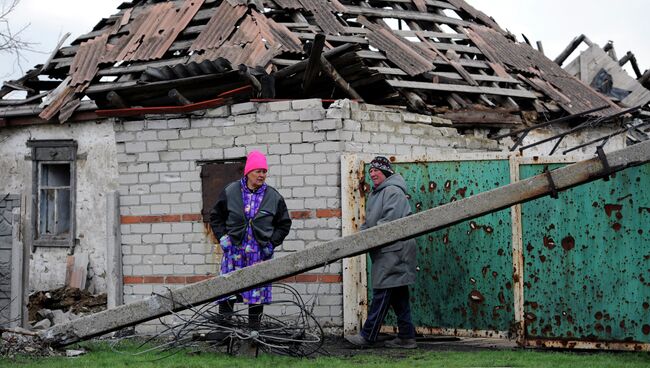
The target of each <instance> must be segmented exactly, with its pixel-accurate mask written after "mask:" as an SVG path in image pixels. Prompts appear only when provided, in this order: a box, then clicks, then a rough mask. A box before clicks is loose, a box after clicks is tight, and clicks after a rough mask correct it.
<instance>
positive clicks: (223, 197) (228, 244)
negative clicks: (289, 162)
mask: <svg viewBox="0 0 650 368" xmlns="http://www.w3.org/2000/svg"><path fill="white" fill-rule="evenodd" d="M267 172H268V165H267V163H266V157H265V156H264V154H262V153H261V152H259V151H252V152H250V153H249V155H248V157H247V159H246V165H245V166H244V177H242V178H241V179H240V180H238V181H235V182H232V183H230V184H228V185H227V186H226V187H225V188H224V190H223V191H222V192H221V194H220V195H219V199H218V200H217V203H216V204H215V205H214V208H213V209H212V212H211V213H210V226H211V228H212V232H213V233H214V235H215V236H216V237H217V239H219V244H220V245H221V248H222V249H223V258H222V260H221V274H222V275H224V274H227V273H229V272H232V271H235V270H239V269H241V268H244V267H248V266H251V265H254V264H256V263H259V262H262V261H265V260H268V259H271V258H272V257H273V250H274V249H275V248H276V247H278V246H279V245H281V244H282V242H283V241H284V238H285V237H286V236H287V234H289V229H290V228H291V218H290V217H289V212H288V211H287V205H286V204H285V202H284V198H283V197H282V195H280V193H279V192H278V191H277V190H276V189H275V188H273V187H271V186H269V185H267V184H266V183H265V181H266V175H267ZM271 299H272V295H271V284H267V285H262V286H259V287H256V288H253V289H250V290H246V291H244V292H242V293H241V294H239V295H236V296H233V297H230V298H227V299H225V300H223V299H222V300H220V301H219V311H220V313H222V314H228V313H233V308H234V303H235V301H238V302H243V303H244V304H248V305H249V309H248V313H249V322H250V324H251V327H253V328H259V324H260V318H261V315H262V312H263V309H264V304H268V303H270V302H271Z"/></svg>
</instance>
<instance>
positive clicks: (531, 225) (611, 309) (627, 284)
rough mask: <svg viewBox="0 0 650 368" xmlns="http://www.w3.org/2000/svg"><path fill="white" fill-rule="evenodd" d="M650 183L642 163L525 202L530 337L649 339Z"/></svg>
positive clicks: (534, 170)
mask: <svg viewBox="0 0 650 368" xmlns="http://www.w3.org/2000/svg"><path fill="white" fill-rule="evenodd" d="M558 166H560V165H557V164H556V165H549V169H554V168H556V167H558ZM543 170H544V165H541V164H535V165H523V166H521V169H520V173H521V174H520V176H521V178H522V179H525V178H528V177H531V176H533V175H537V174H541V173H542V171H543ZM649 187H650V165H644V166H640V167H635V168H630V169H627V170H625V171H622V172H619V173H617V174H616V176H615V177H613V178H611V179H610V180H609V181H602V180H600V181H595V182H592V183H589V184H586V185H583V186H580V187H577V188H573V189H571V190H568V191H566V192H562V193H561V194H560V197H559V198H558V199H551V198H542V199H538V200H536V201H532V202H528V203H525V204H523V205H522V216H523V217H522V230H523V245H524V263H525V265H524V279H523V282H524V301H525V302H524V312H525V321H526V335H527V338H529V339H531V340H535V339H537V338H540V339H554V340H560V341H567V340H583V341H584V340H586V341H589V342H592V343H597V344H596V346H597V347H598V346H603V347H604V346H607V344H608V343H609V342H629V343H632V342H641V343H650V192H649V191H648V190H647V188H649Z"/></svg>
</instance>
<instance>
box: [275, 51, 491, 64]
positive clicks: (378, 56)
mask: <svg viewBox="0 0 650 368" xmlns="http://www.w3.org/2000/svg"><path fill="white" fill-rule="evenodd" d="M357 55H359V57H361V58H364V59H375V60H388V59H387V58H386V56H385V55H384V54H382V53H380V52H377V51H368V50H361V51H357ZM273 60H276V59H273ZM431 62H432V63H433V64H434V65H449V64H447V63H446V62H444V61H442V60H432V61H431ZM458 63H459V64H460V65H462V66H463V67H466V68H467V67H469V68H480V69H490V66H489V65H488V64H487V63H486V62H484V61H480V60H467V59H460V60H459V61H458Z"/></svg>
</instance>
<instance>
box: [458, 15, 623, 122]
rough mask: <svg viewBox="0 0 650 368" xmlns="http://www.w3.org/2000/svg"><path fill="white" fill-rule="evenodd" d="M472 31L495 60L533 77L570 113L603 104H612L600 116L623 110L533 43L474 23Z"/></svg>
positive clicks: (486, 53)
mask: <svg viewBox="0 0 650 368" xmlns="http://www.w3.org/2000/svg"><path fill="white" fill-rule="evenodd" d="M468 34H469V36H470V39H471V40H472V41H473V42H474V43H475V44H476V46H477V47H478V48H479V49H481V51H482V52H483V53H484V54H485V55H486V56H487V57H488V58H489V59H490V60H491V61H493V62H498V63H501V64H504V65H505V66H507V67H509V68H510V69H512V70H514V71H517V72H520V73H522V74H524V75H528V76H531V77H530V79H529V80H528V81H529V82H530V83H531V84H533V85H534V86H535V87H536V88H537V89H538V90H540V91H541V92H543V93H545V94H546V95H547V96H549V97H551V98H553V99H554V100H556V102H557V103H558V104H559V105H560V106H562V108H563V109H564V110H565V111H567V112H568V113H571V114H577V113H580V112H583V111H586V110H590V109H593V108H596V107H600V106H603V105H609V106H611V107H610V108H608V109H605V110H602V111H599V112H598V113H596V115H611V114H614V113H617V112H619V111H620V109H619V108H618V107H617V106H616V105H615V104H614V103H612V102H611V101H610V100H609V99H608V98H606V97H605V96H603V95H601V94H600V93H598V92H596V91H594V90H593V89H592V88H591V87H589V86H587V85H585V84H584V83H582V82H580V81H579V80H578V79H576V78H574V77H573V76H571V75H570V74H569V73H567V72H566V71H564V70H563V69H562V68H561V67H560V66H559V65H557V64H555V63H554V62H553V61H551V60H550V59H548V58H547V57H546V56H544V55H543V54H542V53H540V52H538V51H537V50H535V49H533V48H532V47H530V46H529V45H527V44H521V43H515V42H513V41H510V40H508V39H507V38H505V37H504V36H503V35H502V34H500V33H498V32H496V31H494V30H492V29H490V28H487V27H480V26H472V27H471V29H468Z"/></svg>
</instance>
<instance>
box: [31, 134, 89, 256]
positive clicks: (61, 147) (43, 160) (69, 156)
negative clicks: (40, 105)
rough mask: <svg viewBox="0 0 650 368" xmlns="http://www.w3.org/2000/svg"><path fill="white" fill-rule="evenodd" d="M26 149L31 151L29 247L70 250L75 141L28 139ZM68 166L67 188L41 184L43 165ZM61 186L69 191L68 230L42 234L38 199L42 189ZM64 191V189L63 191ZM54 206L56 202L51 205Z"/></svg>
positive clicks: (72, 241)
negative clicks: (54, 233) (68, 180)
mask: <svg viewBox="0 0 650 368" xmlns="http://www.w3.org/2000/svg"><path fill="white" fill-rule="evenodd" d="M27 146H28V147H30V148H31V150H32V205H31V210H32V216H31V229H32V236H31V240H32V247H51V248H69V249H72V248H73V247H74V244H75V238H76V228H77V227H76V218H77V216H76V203H77V190H76V188H77V180H76V173H77V165H76V161H77V142H76V141H74V140H70V139H61V140H30V141H27ZM56 164H68V165H70V182H69V185H66V186H56V188H50V187H53V186H52V185H43V184H41V180H42V175H43V166H44V165H56ZM63 187H65V188H68V190H69V191H70V199H69V212H70V216H69V220H70V226H69V231H68V233H67V234H66V235H64V236H62V235H47V234H45V235H42V234H41V233H40V231H41V228H40V226H41V224H40V221H41V203H42V200H43V198H41V190H42V189H55V190H61V189H63ZM64 190H65V189H64ZM54 203H55V206H56V201H55V202H54Z"/></svg>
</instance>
